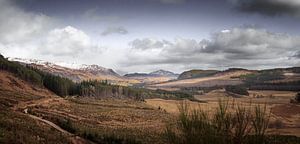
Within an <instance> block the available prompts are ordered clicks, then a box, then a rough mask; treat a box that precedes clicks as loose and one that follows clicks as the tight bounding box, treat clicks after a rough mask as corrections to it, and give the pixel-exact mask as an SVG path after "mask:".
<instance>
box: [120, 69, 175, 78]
mask: <svg viewBox="0 0 300 144" xmlns="http://www.w3.org/2000/svg"><path fill="white" fill-rule="evenodd" d="M125 76H126V77H173V78H177V77H178V74H175V73H173V72H170V71H166V70H163V69H160V70H157V71H153V72H150V73H131V74H126V75H125Z"/></svg>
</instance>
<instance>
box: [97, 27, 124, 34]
mask: <svg viewBox="0 0 300 144" xmlns="http://www.w3.org/2000/svg"><path fill="white" fill-rule="evenodd" d="M110 34H121V35H125V34H128V30H127V29H125V28H124V27H108V28H107V29H106V30H104V31H103V32H102V33H101V35H102V36H107V35H110Z"/></svg>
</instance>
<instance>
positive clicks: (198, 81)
mask: <svg viewBox="0 0 300 144" xmlns="http://www.w3.org/2000/svg"><path fill="white" fill-rule="evenodd" d="M250 73H252V71H248V70H227V71H223V72H217V73H215V74H212V73H210V74H209V76H206V77H199V78H189V79H179V80H175V81H171V82H163V83H159V84H153V85H149V87H151V88H185V87H214V86H224V85H239V84H242V83H243V81H242V80H241V79H239V78H237V77H239V76H241V75H246V74H250ZM206 74H207V73H206Z"/></svg>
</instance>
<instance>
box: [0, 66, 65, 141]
mask: <svg viewBox="0 0 300 144" xmlns="http://www.w3.org/2000/svg"><path fill="white" fill-rule="evenodd" d="M49 95H51V93H50V92H49V91H47V90H44V89H41V88H39V87H35V86H31V85H30V84H28V83H26V82H24V81H23V80H20V79H18V78H15V77H14V76H13V75H12V74H10V73H8V72H4V71H0V143H33V144H34V143H55V144H56V143H68V142H69V140H68V138H67V137H66V136H64V135H62V134H61V133H60V132H58V131H57V130H55V129H53V128H51V127H50V126H48V125H46V124H44V123H41V122H38V121H35V120H33V119H32V118H30V117H28V116H27V115H25V114H23V113H21V112H19V111H14V110H13V106H14V105H16V104H18V103H23V102H28V101H32V100H38V99H40V98H42V97H45V96H49Z"/></svg>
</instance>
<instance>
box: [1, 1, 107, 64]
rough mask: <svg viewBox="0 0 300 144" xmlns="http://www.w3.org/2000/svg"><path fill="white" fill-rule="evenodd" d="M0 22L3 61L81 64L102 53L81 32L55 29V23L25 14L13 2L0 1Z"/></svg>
mask: <svg viewBox="0 0 300 144" xmlns="http://www.w3.org/2000/svg"><path fill="white" fill-rule="evenodd" d="M0 21H1V23H0V53H1V54H3V55H4V56H6V57H21V58H38V59H39V58H41V59H45V60H65V61H75V60H76V61H79V62H85V61H86V60H87V59H86V58H87V57H91V56H92V57H95V58H97V56H98V55H99V54H100V53H102V51H103V49H104V48H103V47H100V46H98V44H95V43H94V42H93V41H92V40H91V38H90V37H89V36H88V34H86V33H85V32H84V31H82V30H80V29H76V28H74V27H72V26H66V27H64V28H57V27H58V25H59V21H58V20H57V19H55V18H53V17H49V16H46V15H43V14H36V13H32V12H28V11H25V10H23V9H21V8H19V7H18V6H17V5H15V4H14V3H13V1H9V0H0ZM93 60H95V59H93ZM89 62H90V61H89Z"/></svg>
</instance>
